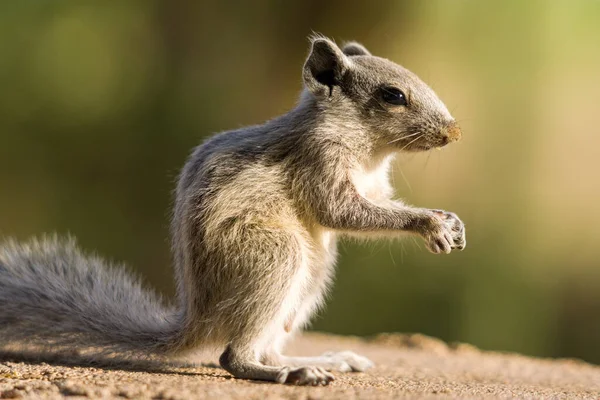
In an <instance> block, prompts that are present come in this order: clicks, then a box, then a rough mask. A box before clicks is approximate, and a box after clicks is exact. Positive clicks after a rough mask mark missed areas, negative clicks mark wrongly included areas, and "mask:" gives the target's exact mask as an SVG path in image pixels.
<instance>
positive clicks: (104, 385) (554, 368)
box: [0, 334, 600, 400]
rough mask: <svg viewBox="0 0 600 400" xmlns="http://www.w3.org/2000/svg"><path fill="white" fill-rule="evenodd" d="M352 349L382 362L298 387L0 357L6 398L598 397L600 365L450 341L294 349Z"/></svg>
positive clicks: (316, 340)
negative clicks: (323, 383) (321, 383)
mask: <svg viewBox="0 0 600 400" xmlns="http://www.w3.org/2000/svg"><path fill="white" fill-rule="evenodd" d="M328 350H353V351H356V352H357V353H360V354H362V355H365V356H367V357H369V358H370V359H371V360H373V361H374V362H375V363H376V364H377V366H376V367H375V368H374V369H372V370H370V371H368V372H367V373H346V374H341V373H336V380H335V381H334V382H332V383H331V384H330V385H329V386H327V387H299V386H289V385H276V384H271V383H261V382H252V381H245V380H239V379H233V378H232V377H231V376H230V375H229V374H228V373H227V372H225V371H224V370H222V369H220V368H218V367H217V366H216V365H215V364H214V362H215V361H216V357H215V355H206V354H205V355H203V356H202V357H203V358H202V363H203V364H202V366H197V367H173V366H171V367H161V368H158V369H152V370H150V371H149V370H148V367H147V366H145V365H144V364H139V365H137V366H136V365H135V364H134V365H133V366H132V367H127V368H125V367H122V368H111V369H108V368H97V367H96V368H89V367H82V366H66V365H64V364H62V365H61V364H56V363H55V364H47V363H43V362H31V361H30V362H21V361H19V360H18V359H15V356H14V355H13V356H11V355H7V354H3V355H2V356H1V357H0V398H26V399H57V398H63V397H69V398H78V397H79V398H94V399H95V398H128V399H129V398H131V399H137V398H139V399H194V398H197V399H213V398H215V399H306V400H308V399H398V398H414V399H429V398H435V399H446V398H453V399H454V398H460V399H465V398H473V399H483V398H519V399H533V398H535V399H538V398H549V399H550V398H551V399H600V367H598V366H593V365H589V364H586V363H584V362H581V361H576V360H550V359H533V358H529V357H524V356H520V355H516V354H500V353H491V352H482V351H479V350H478V349H476V348H474V347H472V346H469V345H464V344H459V345H454V346H448V345H446V344H445V343H443V342H441V341H438V340H436V339H432V338H428V337H425V336H421V335H399V334H393V335H380V336H378V337H376V338H374V339H370V340H363V339H358V338H350V337H339V336H328V335H323V334H306V335H304V336H303V337H300V338H298V339H296V341H295V342H294V343H293V344H292V345H291V346H290V353H294V354H297V355H313V354H321V353H323V352H325V351H328Z"/></svg>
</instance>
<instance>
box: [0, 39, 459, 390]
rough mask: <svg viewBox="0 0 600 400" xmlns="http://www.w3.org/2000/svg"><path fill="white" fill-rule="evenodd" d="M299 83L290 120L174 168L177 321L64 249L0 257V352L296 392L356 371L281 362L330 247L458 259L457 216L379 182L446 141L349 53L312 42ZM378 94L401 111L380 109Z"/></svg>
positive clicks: (441, 121)
mask: <svg viewBox="0 0 600 400" xmlns="http://www.w3.org/2000/svg"><path fill="white" fill-rule="evenodd" d="M303 79H304V86H305V90H304V91H303V92H302V95H301V98H300V101H299V103H298V105H297V106H296V107H295V108H294V109H293V110H291V111H290V112H289V113H287V114H285V115H283V116H280V117H278V118H275V119H273V120H271V121H268V122H266V123H264V124H262V125H256V126H252V127H246V128H242V129H238V130H234V131H229V132H224V133H221V134H218V135H216V136H214V137H212V138H211V139H209V140H208V141H206V142H205V143H204V144H202V145H201V146H199V147H197V148H196V149H195V150H194V152H193V154H192V155H191V156H190V158H189V160H188V161H187V163H186V165H185V166H184V168H183V171H182V172H181V176H180V179H179V184H178V186H177V190H176V198H175V207H174V213H173V218H172V239H173V240H172V248H173V254H174V261H175V276H176V283H177V294H178V298H177V305H176V306H175V307H170V306H168V305H166V304H165V303H164V302H163V301H162V300H161V299H160V298H159V297H157V296H155V295H153V294H151V293H149V292H146V291H144V290H142V289H141V287H140V284H139V283H138V282H137V281H136V280H135V279H133V278H131V277H130V275H128V274H126V273H125V272H123V270H122V269H118V268H113V267H111V266H107V265H106V263H104V262H103V261H101V260H100V259H98V258H96V257H90V256H85V255H83V254H81V253H80V252H79V251H78V250H77V249H76V247H75V245H74V243H73V242H72V241H67V242H65V243H60V242H58V241H57V240H56V239H46V240H42V241H33V242H30V243H28V244H22V245H19V244H17V243H14V242H10V241H9V242H8V243H6V244H4V245H3V246H1V247H0V304H2V306H1V307H0V334H1V335H2V337H3V338H4V339H5V340H19V339H23V338H24V337H26V338H39V339H43V340H48V339H50V340H51V343H74V344H77V343H80V344H88V345H89V344H93V345H101V346H107V347H108V348H110V349H113V350H115V351H134V352H135V351H142V352H147V353H157V354H174V353H179V352H182V351H185V350H188V349H193V348H195V347H198V346H207V345H209V346H226V350H225V352H224V353H223V355H222V356H221V358H220V362H221V365H222V366H223V367H224V368H225V369H226V370H228V371H229V372H231V373H232V374H233V375H235V376H236V377H240V378H249V379H261V380H270V381H277V382H288V383H299V384H327V383H328V382H329V381H331V380H332V379H333V376H332V375H331V374H330V373H329V372H327V371H326V370H339V371H351V370H354V371H362V370H364V369H366V368H369V367H370V366H371V365H372V364H371V362H370V361H369V360H367V359H366V358H364V357H361V356H358V355H356V354H354V353H351V352H343V353H338V354H326V355H323V356H321V357H313V358H290V357H285V356H282V355H281V349H282V347H283V346H284V344H285V341H286V340H287V339H288V338H289V337H290V336H291V334H292V333H293V332H295V331H297V330H299V329H301V328H302V327H303V326H304V325H306V324H307V322H308V320H309V318H310V316H311V315H312V314H313V313H314V312H315V310H316V309H318V308H319V307H320V306H321V305H322V303H323V299H324V296H325V294H326V292H327V289H328V287H329V286H330V284H331V282H332V279H333V275H334V264H335V260H336V257H337V250H336V243H337V238H338V237H339V236H343V235H346V234H355V235H356V234H358V235H361V236H366V235H367V236H368V235H371V234H392V235H397V234H398V233H399V232H408V233H414V234H417V235H420V236H422V237H423V238H424V239H425V242H426V243H427V246H428V248H429V249H430V250H431V251H432V252H435V253H441V252H445V253H448V252H450V251H451V249H453V248H459V249H462V248H463V247H464V245H465V241H464V225H463V224H462V222H461V221H460V219H458V217H457V216H456V215H455V214H452V213H447V212H444V211H438V210H428V209H421V208H414V207H411V206H408V205H405V204H404V203H402V202H400V201H397V200H392V194H393V191H392V188H391V186H390V184H389V181H388V177H387V172H388V169H389V164H390V162H391V160H392V158H393V155H394V154H395V153H397V152H399V151H424V150H428V149H431V148H433V147H441V146H443V145H445V144H447V143H449V142H451V141H453V140H457V139H458V138H459V136H460V130H459V128H458V126H457V125H456V123H455V122H454V120H453V119H452V117H451V116H450V114H449V112H448V110H447V109H446V107H445V106H444V104H443V103H442V102H441V101H440V100H439V99H438V97H437V96H436V95H435V93H434V92H433V91H432V90H431V89H430V88H429V87H428V86H427V85H426V84H425V83H423V82H422V81H421V80H420V79H419V78H417V77H416V76H415V75H414V74H412V73H411V72H410V71H408V70H406V69H404V68H402V67H400V66H399V65H397V64H394V63H392V62H390V61H388V60H385V59H383V58H379V57H374V56H372V55H371V54H370V53H369V52H368V51H367V50H366V49H365V48H364V47H363V46H361V45H359V44H357V43H353V42H352V43H349V44H347V45H346V46H345V47H344V49H343V50H342V49H340V48H339V47H338V46H337V45H336V44H335V43H334V42H332V41H331V40H329V39H327V38H324V37H314V38H312V39H311V51H310V54H309V56H308V58H307V61H306V63H305V65H304V69H303ZM387 86H394V87H396V88H398V89H400V90H402V91H403V92H404V93H405V94H406V96H407V97H408V105H407V106H393V105H390V104H387V103H385V102H384V101H383V100H382V97H381V90H382V87H387ZM61 341H62V342H61Z"/></svg>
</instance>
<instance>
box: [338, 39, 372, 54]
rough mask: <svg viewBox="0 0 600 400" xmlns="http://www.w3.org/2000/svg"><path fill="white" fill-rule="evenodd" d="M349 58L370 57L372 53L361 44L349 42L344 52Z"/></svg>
mask: <svg viewBox="0 0 600 400" xmlns="http://www.w3.org/2000/svg"><path fill="white" fill-rule="evenodd" d="M342 51H343V52H344V54H345V55H347V56H370V55H371V52H370V51H369V50H367V49H366V48H365V46H363V45H362V44H360V43H357V42H348V43H346V44H345V45H344V48H343V50H342Z"/></svg>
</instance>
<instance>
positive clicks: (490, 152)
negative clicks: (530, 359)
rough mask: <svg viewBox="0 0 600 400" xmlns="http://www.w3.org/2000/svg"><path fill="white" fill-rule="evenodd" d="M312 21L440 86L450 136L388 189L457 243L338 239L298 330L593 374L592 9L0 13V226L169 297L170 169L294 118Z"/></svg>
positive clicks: (343, 4) (596, 306)
mask: <svg viewBox="0 0 600 400" xmlns="http://www.w3.org/2000/svg"><path fill="white" fill-rule="evenodd" d="M312 31H317V32H321V33H323V34H325V35H328V36H331V37H333V38H335V39H336V40H338V41H340V42H341V41H344V40H352V39H354V40H358V41H360V42H362V43H363V44H365V45H366V46H367V47H368V48H369V49H370V50H371V51H372V52H373V53H374V54H376V55H381V56H384V57H386V58H390V59H392V60H394V61H396V62H398V63H400V64H402V65H404V66H406V67H407V68H409V69H411V70H413V71H414V72H415V73H417V74H418V75H419V76H421V78H423V79H424V80H425V81H426V82H428V83H429V84H430V85H431V86H432V87H433V88H434V89H435V90H436V91H437V92H438V94H439V95H440V97H441V98H442V99H443V100H444V102H445V103H446V104H447V106H448V108H449V109H450V110H451V112H452V113H453V114H454V116H455V117H456V119H457V120H458V121H459V122H460V124H461V125H462V128H463V131H464V135H463V140H462V141H461V142H460V143H458V144H455V145H452V146H449V147H448V148H447V149H444V151H441V152H434V153H432V154H419V155H410V156H402V157H399V159H398V162H397V164H396V170H395V171H394V180H395V183H396V187H397V188H398V195H399V196H401V197H403V198H406V199H407V200H408V201H409V202H411V203H414V204H417V205H420V206H426V207H432V208H445V209H448V210H452V211H455V212H457V213H458V214H459V215H460V216H461V217H462V218H463V220H464V221H465V222H466V224H467V232H468V247H467V249H466V251H464V252H462V253H457V254H452V255H449V256H434V255H431V254H429V253H427V252H426V250H425V248H424V246H423V245H422V243H421V242H420V240H415V241H413V240H411V239H407V240H404V241H402V242H375V243H369V244H366V245H357V244H353V243H347V244H345V245H344V246H343V249H342V257H341V261H340V263H339V269H338V279H337V283H336V286H335V289H334V290H333V293H332V297H331V299H330V301H329V304H328V307H327V309H326V310H325V311H323V312H322V313H321V314H320V315H319V317H318V318H317V319H316V321H315V325H314V327H315V329H319V330H325V331H330V332H336V333H343V334H357V335H369V334H373V333H376V332H383V331H401V332H421V333H425V334H427V335H433V336H437V337H440V338H442V339H444V340H448V341H456V340H458V341H464V342H470V343H473V344H475V345H477V346H480V347H482V348H485V349H494V350H510V351H519V352H524V353H526V354H532V355H541V356H560V357H579V358H583V359H585V360H589V361H592V362H596V363H600V244H599V240H600V232H599V231H598V226H600V211H599V208H600V205H599V204H600V179H599V177H598V175H599V171H600V151H599V150H598V147H599V145H600V45H599V43H600V42H599V38H600V2H598V1H569V2H567V1H555V2H546V1H527V2H524V1H494V2H480V1H476V0H472V1H426V2H425V1H391V0H381V1H377V2H369V1H356V2H347V1H341V0H337V1H327V2H323V1H319V0H301V1H300V0H299V1H274V0H273V1H268V0H261V1H254V2H246V3H244V4H235V5H234V4H233V2H216V1H214V2H185V3H184V2H177V1H167V0H162V1H158V0H154V1H138V2H135V1H128V2H99V1H97V2H79V1H73V2H68V1H52V2H48V1H34V0H22V1H12V2H8V1H5V2H2V3H1V4H0V88H1V90H0V190H1V193H0V234H1V235H4V236H14V237H17V238H19V239H26V238H28V237H30V236H32V235H37V234H40V233H42V232H54V231H56V232H59V233H71V234H73V235H75V236H76V237H78V238H79V241H80V243H81V245H82V246H83V247H84V248H86V249H90V250H95V251H97V252H98V253H99V254H101V255H104V256H107V257H109V258H111V259H113V260H119V261H125V262H126V263H127V264H130V265H131V266H132V268H134V269H135V270H136V271H139V272H140V273H141V274H143V276H144V277H145V278H146V280H147V282H148V284H149V285H151V286H153V287H156V288H158V289H159V290H160V291H162V292H164V293H167V294H172V293H173V283H172V275H171V269H170V267H168V266H169V264H170V256H169V243H168V215H169V209H170V203H171V190H172V189H173V187H174V182H175V180H176V177H177V173H178V170H179V168H180V167H181V166H182V165H183V163H184V160H185V158H186V156H187V155H188V154H189V152H190V150H191V148H192V147H193V146H195V145H197V144H198V143H199V142H201V141H202V140H203V139H204V138H205V137H207V136H208V135H210V134H211V133H213V132H216V131H222V130H227V129H232V128H237V127H240V126H243V125H246V124H251V123H258V122H261V121H263V120H265V119H268V118H270V117H273V116H275V115H278V114H281V113H284V112H285V111H286V110H288V109H290V108H291V107H293V105H294V103H295V101H296V98H297V96H298V93H299V91H300V89H301V79H300V75H301V74H300V72H301V65H302V63H303V61H304V57H305V55H306V53H307V49H308V41H307V39H306V37H307V36H308V35H309V34H310V33H311V32H312ZM403 176H404V177H403ZM0 306H1V305H0Z"/></svg>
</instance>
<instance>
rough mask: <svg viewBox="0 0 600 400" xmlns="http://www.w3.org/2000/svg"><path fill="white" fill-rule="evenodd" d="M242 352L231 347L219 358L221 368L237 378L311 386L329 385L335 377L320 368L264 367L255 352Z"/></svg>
mask: <svg viewBox="0 0 600 400" xmlns="http://www.w3.org/2000/svg"><path fill="white" fill-rule="evenodd" d="M240 350H241V349H236V348H235V347H234V345H230V346H228V347H227V349H226V350H225V352H223V354H222V355H221V357H220V358H219V363H220V364H221V366H222V367H223V368H224V369H225V370H226V371H227V372H229V373H231V374H232V375H233V376H235V377H236V378H241V379H253V380H261V381H271V382H277V383H290V384H296V385H311V386H318V385H327V384H329V382H331V381H333V380H334V377H333V375H331V374H330V373H329V372H327V371H326V370H325V369H323V368H320V367H316V366H302V367H297V368H291V367H282V366H269V365H264V364H262V363H260V362H259V361H258V360H257V357H256V355H255V354H254V352H252V351H251V352H248V351H240Z"/></svg>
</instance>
